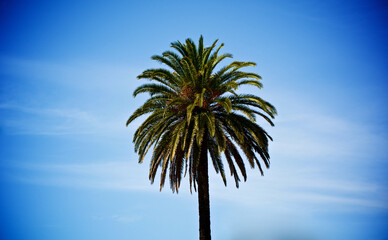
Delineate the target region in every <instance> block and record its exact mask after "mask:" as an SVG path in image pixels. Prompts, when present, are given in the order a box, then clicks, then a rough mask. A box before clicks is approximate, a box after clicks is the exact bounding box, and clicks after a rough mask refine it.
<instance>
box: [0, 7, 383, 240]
mask: <svg viewBox="0 0 388 240" xmlns="http://www.w3.org/2000/svg"><path fill="white" fill-rule="evenodd" d="M387 14H388V8H387V5H385V4H383V3H381V2H380V1H239V2H237V1H195V2H193V1H115V2H107V1H106V2H104V1H89V2H88V1H82V2H81V1H2V2H1V3H0V80H1V82H0V84H1V88H0V116H1V118H0V143H1V151H0V157H1V158H0V209H1V210H0V211H1V214H0V238H1V239H6V240H8V239H9V240H11V239H12V240H14V239H18V240H19V239H20V240H22V239H40V240H46V239H47V240H49V239H58V240H62V239H63V240H64V239H96V240H98V239H118V240H121V239H144V240H148V239H171V240H175V239H176V240H178V239H198V216H197V208H198V207H197V196H196V194H192V195H191V194H190V193H189V189H188V184H187V182H188V179H185V183H184V184H183V185H182V187H181V191H180V193H179V194H178V195H177V194H172V192H171V191H170V189H169V188H165V189H163V191H162V192H159V187H158V185H157V184H155V185H150V183H149V181H148V173H147V171H148V163H146V162H147V161H146V162H145V163H144V164H142V165H139V164H138V163H137V156H136V154H135V153H134V150H133V144H132V134H133V132H134V130H135V129H136V126H137V125H138V124H139V123H140V121H137V122H135V123H134V124H133V125H132V126H130V127H128V128H126V127H125V122H126V120H127V118H128V116H129V115H130V114H131V113H132V112H133V111H134V110H135V109H136V108H137V107H139V106H140V104H141V103H142V102H143V101H144V99H145V98H146V96H139V97H137V98H136V99H134V98H132V92H133V90H134V89H135V88H136V87H137V86H138V85H140V84H141V82H140V81H138V80H136V76H137V75H138V74H140V73H141V72H142V71H143V70H145V69H147V68H151V67H156V66H159V65H158V64H156V63H154V62H152V61H151V60H150V57H151V56H152V55H154V54H160V53H162V52H163V51H165V50H167V49H169V44H170V43H171V42H173V41H176V40H180V41H184V40H185V39H186V38H188V37H190V38H192V39H194V40H197V39H198V38H199V36H200V35H201V34H202V35H203V36H204V38H205V43H206V44H207V45H209V44H210V43H212V42H213V41H214V40H215V39H219V40H220V42H223V43H225V47H224V48H223V52H229V53H232V54H233V56H234V59H235V60H243V61H254V62H256V63H257V64H258V65H257V67H255V68H252V69H249V70H252V71H254V72H257V73H259V74H260V75H261V76H262V77H263V84H264V88H263V89H262V90H260V91H256V90H254V91H253V90H251V89H249V88H246V89H241V90H242V91H247V92H252V91H253V93H254V94H257V95H259V96H261V97H263V98H264V99H266V100H268V101H270V102H271V103H272V104H274V105H275V106H276V107H277V109H278V112H279V115H278V116H277V118H276V120H275V125H276V126H275V127H274V128H272V127H270V126H269V125H268V124H266V123H265V122H262V125H263V127H264V128H266V129H267V130H268V132H269V133H270V134H271V135H272V137H273V138H274V142H272V143H271V145H270V154H271V168H270V169H269V170H267V171H265V176H264V177H262V176H260V174H259V173H258V172H257V171H254V170H255V169H253V170H250V171H249V175H248V180H247V182H246V183H243V184H241V185H240V188H239V189H235V187H234V184H233V183H232V181H233V179H232V178H229V179H228V180H229V181H228V182H229V185H228V187H226V188H225V187H224V186H223V183H222V180H221V177H220V176H218V175H216V174H215V172H214V171H210V197H211V224H212V225H211V227H212V236H213V239H225V240H239V239H246V240H254V239H263V240H285V239H287V240H331V239H333V240H336V239H352V240H362V239H376V240H383V239H388V230H387V229H388V177H387V176H388V150H387V146H388V114H387V110H388V109H387V90H386V88H387V83H386V76H387V75H388V66H387V60H388V59H387V56H388V47H387V44H386V43H387V40H388V28H387V27H388V17H387V16H388V15H387ZM256 170H257V169H256Z"/></svg>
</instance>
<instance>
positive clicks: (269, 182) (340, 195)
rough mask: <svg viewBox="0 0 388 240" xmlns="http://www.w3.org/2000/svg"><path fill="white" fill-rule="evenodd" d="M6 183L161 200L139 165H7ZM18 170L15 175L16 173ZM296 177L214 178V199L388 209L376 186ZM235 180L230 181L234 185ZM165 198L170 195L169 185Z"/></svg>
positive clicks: (386, 196) (287, 207)
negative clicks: (243, 180) (240, 180)
mask: <svg viewBox="0 0 388 240" xmlns="http://www.w3.org/2000/svg"><path fill="white" fill-rule="evenodd" d="M3 168H9V169H12V170H13V171H9V173H7V174H6V175H5V178H6V179H8V180H11V181H17V182H21V183H24V184H36V185H43V186H52V187H70V188H86V189H100V190H109V191H147V192H154V193H155V194H159V191H158V189H159V188H158V186H156V185H157V184H158V183H157V182H156V185H151V184H150V183H149V181H148V179H147V176H148V173H147V171H148V169H147V168H146V166H138V164H137V163H136V162H135V161H131V162H124V161H113V162H100V163H83V164H67V163H63V164H47V163H41V164H37V163H35V164H31V163H19V164H15V163H14V164H7V165H4V166H3ZM14 170H16V171H14ZM303 177H305V178H307V179H303V178H301V175H292V174H289V173H287V172H283V171H278V172H277V173H276V175H272V176H271V175H270V176H266V177H265V178H263V177H260V176H258V174H256V175H255V174H251V175H250V178H249V181H248V182H246V183H244V184H242V185H241V187H240V189H235V187H234V186H233V183H232V182H230V184H229V185H230V186H228V187H227V188H225V187H224V186H223V184H222V183H221V181H220V176H218V175H217V176H216V175H215V174H213V173H211V176H210V178H211V181H210V182H211V196H212V199H214V200H222V201H228V202H237V203H239V204H243V205H247V206H251V207H263V206H264V207H265V206H266V207H274V206H275V205H276V206H277V208H279V209H281V210H282V211H292V210H295V209H296V208H301V207H302V208H305V209H306V208H310V209H313V210H324V209H326V208H327V207H328V206H329V207H330V208H336V209H341V210H344V211H346V210H352V211H354V210H357V211H363V210H365V209H370V208H374V209H388V204H387V202H388V189H387V188H386V187H385V186H383V185H379V184H376V183H366V182H362V181H348V180H344V179H341V178H337V179H330V180H328V179H325V178H324V177H322V176H315V175H314V176H313V175H310V176H307V175H305V176H303ZM230 180H231V179H230ZM187 182H188V179H187V178H185V179H183V184H182V191H181V193H180V195H182V194H183V196H188V195H189V191H188V184H187ZM162 192H163V193H165V194H171V193H170V190H169V189H168V183H166V186H165V189H164V190H163V191H162Z"/></svg>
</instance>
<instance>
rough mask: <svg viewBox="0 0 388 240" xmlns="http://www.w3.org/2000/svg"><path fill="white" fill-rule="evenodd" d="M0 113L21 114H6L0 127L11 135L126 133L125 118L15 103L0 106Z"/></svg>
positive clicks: (0, 122)
mask: <svg viewBox="0 0 388 240" xmlns="http://www.w3.org/2000/svg"><path fill="white" fill-rule="evenodd" d="M0 111H7V113H17V114H18V116H17V117H15V116H14V115H12V114H3V118H2V120H1V121H0V124H1V127H2V128H3V130H5V131H6V132H7V133H9V134H34V135H64V134H65V135H66V134H108V133H109V134H117V133H118V132H120V131H123V130H125V125H124V124H125V119H126V115H125V114H121V115H119V116H109V117H106V116H101V115H100V114H98V113H92V112H90V111H85V110H80V109H77V108H36V107H27V106H23V105H19V104H14V103H0ZM27 122H28V124H26V123H27Z"/></svg>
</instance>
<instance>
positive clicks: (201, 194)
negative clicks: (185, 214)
mask: <svg viewBox="0 0 388 240" xmlns="http://www.w3.org/2000/svg"><path fill="white" fill-rule="evenodd" d="M197 169H198V170H197V183H198V208H199V239H200V240H210V239H211V236H210V204H209V202H210V201H209V175H208V157H207V134H206V133H205V134H204V136H203V141H202V146H201V156H200V159H199V165H198V168H197Z"/></svg>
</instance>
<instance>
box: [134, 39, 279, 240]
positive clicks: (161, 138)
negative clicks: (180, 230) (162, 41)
mask: <svg viewBox="0 0 388 240" xmlns="http://www.w3.org/2000/svg"><path fill="white" fill-rule="evenodd" d="M216 45H217V41H215V42H214V43H213V44H212V45H211V46H210V47H204V45H203V37H202V36H201V37H200V39H199V44H198V47H197V46H196V45H195V43H194V42H193V41H192V40H191V39H187V40H186V42H185V43H181V42H179V41H177V42H174V43H171V47H172V48H174V49H175V50H176V51H177V53H176V52H174V51H166V52H164V53H163V54H162V55H161V56H160V55H155V56H152V59H153V60H156V61H158V62H160V63H162V64H164V65H166V66H167V67H168V68H169V69H164V68H157V69H148V70H145V71H144V72H143V73H142V74H141V75H139V76H138V77H137V78H138V79H143V78H144V79H149V80H151V81H152V82H151V83H146V84H143V85H141V86H140V87H138V88H137V89H136V90H135V91H134V93H133V95H134V97H135V96H137V95H138V94H140V93H149V95H150V98H149V99H148V100H146V101H145V103H144V104H143V105H142V106H141V107H140V108H138V109H137V110H136V111H135V112H134V113H133V114H132V115H131V116H130V118H129V119H128V121H127V126H128V125H129V124H130V123H131V122H132V121H133V120H135V119H136V118H138V117H140V116H143V115H148V117H147V118H146V119H145V120H144V122H143V123H142V124H141V125H140V127H139V128H138V129H137V130H136V132H135V134H134V138H133V141H134V144H135V151H136V152H137V153H138V155H139V163H142V162H143V159H144V157H145V156H146V154H147V152H148V150H149V149H150V148H151V147H152V146H153V153H152V157H151V164H150V171H149V179H150V180H151V183H153V182H154V180H155V176H156V173H157V170H158V168H161V179H160V190H162V188H163V186H164V183H165V179H166V175H167V171H169V178H170V187H171V189H172V191H173V192H175V191H176V192H177V193H178V190H179V186H180V183H181V179H182V174H183V172H184V175H186V173H187V172H188V173H189V178H190V180H189V181H190V192H192V189H193V188H194V190H195V191H197V189H198V205H199V233H200V234H199V235H200V237H199V238H200V240H210V239H211V237H210V208H209V177H208V155H210V158H211V160H212V162H213V166H214V169H215V171H216V172H217V173H220V175H221V177H222V180H223V182H224V184H225V186H226V178H225V170H224V163H223V160H222V158H221V154H222V153H223V155H224V156H225V159H226V162H227V164H228V166H229V169H230V173H231V175H232V176H233V177H234V180H235V183H236V187H238V186H239V182H240V177H239V174H238V171H237V168H238V169H239V171H240V172H241V174H242V176H243V178H244V181H246V179H247V174H246V169H245V164H244V160H243V157H242V156H241V154H240V152H242V153H244V155H245V156H246V159H247V162H248V163H249V165H250V167H251V168H254V167H255V166H257V167H258V169H259V171H260V173H261V174H262V175H263V169H262V166H261V163H260V161H259V159H258V156H260V157H259V158H261V160H262V162H263V163H264V165H265V166H266V167H267V168H268V167H269V158H270V156H269V154H268V139H271V140H272V138H271V137H270V136H269V135H268V134H267V132H266V131H265V130H264V129H263V128H262V127H260V126H259V125H258V124H257V123H256V117H257V116H259V117H262V118H263V119H264V120H266V121H267V122H268V123H269V124H270V125H272V126H273V125H274V124H273V122H272V121H271V118H274V115H276V109H275V107H274V106H272V105H271V104H270V103H268V102H266V101H264V100H263V99H261V98H260V97H258V96H256V95H252V94H238V93H236V90H237V89H238V88H239V86H242V85H252V86H254V87H257V88H262V84H261V82H260V80H261V77H260V76H259V75H257V74H255V73H251V72H244V71H240V69H241V68H244V67H248V66H255V65H256V64H255V63H253V62H239V61H234V62H232V63H230V64H229V65H227V66H225V67H218V70H217V66H218V65H219V63H220V62H221V61H223V60H224V59H226V58H232V55H231V54H228V53H226V54H219V51H220V49H221V48H222V47H223V46H224V45H223V44H221V45H220V46H219V47H217V48H216Z"/></svg>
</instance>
